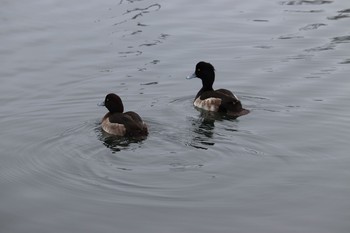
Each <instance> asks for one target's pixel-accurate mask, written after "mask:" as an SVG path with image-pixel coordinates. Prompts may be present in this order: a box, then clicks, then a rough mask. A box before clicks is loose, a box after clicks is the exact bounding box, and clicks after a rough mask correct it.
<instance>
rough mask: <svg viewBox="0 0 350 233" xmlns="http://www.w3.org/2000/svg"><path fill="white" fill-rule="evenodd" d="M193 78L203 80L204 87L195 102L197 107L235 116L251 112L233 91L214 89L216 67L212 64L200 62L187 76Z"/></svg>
mask: <svg viewBox="0 0 350 233" xmlns="http://www.w3.org/2000/svg"><path fill="white" fill-rule="evenodd" d="M192 78H199V79H201V80H202V88H201V89H200V90H199V92H198V93H197V95H196V97H195V99H194V102H193V105H194V106H195V107H197V108H200V109H204V110H206V111H211V112H220V113H225V114H227V115H228V116H231V117H235V118H237V117H239V116H243V115H246V114H248V113H249V112H250V111H249V110H247V109H244V108H243V107H242V104H241V101H240V100H239V99H238V98H237V96H236V95H235V94H233V93H232V92H231V91H229V90H227V89H218V90H214V89H213V84H214V81H215V68H214V66H213V65H212V64H210V63H208V62H204V61H200V62H198V63H197V65H196V69H195V72H194V73H193V74H192V75H189V76H187V79H192Z"/></svg>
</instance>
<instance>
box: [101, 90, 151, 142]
mask: <svg viewBox="0 0 350 233" xmlns="http://www.w3.org/2000/svg"><path fill="white" fill-rule="evenodd" d="M101 105H102V106H105V107H106V108H107V109H108V111H109V112H108V113H107V114H106V115H105V116H104V117H103V118H102V123H101V125H102V129H103V130H104V131H105V132H107V133H109V134H113V135H117V136H128V137H138V136H146V135H147V134H148V129H147V125H146V124H145V123H144V122H143V120H142V119H141V117H140V116H139V115H138V114H137V113H136V112H131V111H129V112H124V106H123V103H122V100H121V99H120V97H119V96H118V95H116V94H114V93H110V94H108V95H106V97H105V100H104V102H102V103H101Z"/></svg>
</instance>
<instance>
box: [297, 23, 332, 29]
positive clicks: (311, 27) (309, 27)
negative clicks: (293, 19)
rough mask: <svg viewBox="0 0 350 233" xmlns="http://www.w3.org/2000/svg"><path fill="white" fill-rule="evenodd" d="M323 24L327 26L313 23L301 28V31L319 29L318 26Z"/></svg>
mask: <svg viewBox="0 0 350 233" xmlns="http://www.w3.org/2000/svg"><path fill="white" fill-rule="evenodd" d="M323 26H327V24H324V23H313V24H308V25H306V26H304V27H302V28H300V29H299V30H301V31H308V30H315V29H318V28H320V27H323Z"/></svg>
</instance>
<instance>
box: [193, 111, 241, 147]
mask: <svg viewBox="0 0 350 233" xmlns="http://www.w3.org/2000/svg"><path fill="white" fill-rule="evenodd" d="M196 109H197V110H198V111H199V112H200V114H199V117H198V118H197V119H192V127H193V128H192V132H193V135H192V140H191V142H190V143H189V145H190V146H192V147H194V148H197V149H203V150H207V149H208V148H209V146H214V145H215V142H214V128H215V122H216V121H223V120H229V121H233V120H235V119H236V118H237V117H231V116H227V115H226V114H223V113H218V112H210V111H205V110H202V109H200V108H196Z"/></svg>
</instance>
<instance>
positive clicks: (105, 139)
mask: <svg viewBox="0 0 350 233" xmlns="http://www.w3.org/2000/svg"><path fill="white" fill-rule="evenodd" d="M95 130H96V132H97V136H98V139H99V140H100V141H101V142H102V143H103V145H104V146H106V147H107V148H108V149H110V150H111V151H112V152H113V153H115V152H120V151H122V150H126V149H130V144H134V145H138V146H136V148H138V147H140V146H141V142H142V141H144V140H145V139H146V138H147V136H142V137H120V136H115V135H111V134H108V133H106V132H104V131H103V129H102V127H100V126H98V127H96V128H95ZM131 148H132V149H136V148H135V147H134V146H133V147H131Z"/></svg>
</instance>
